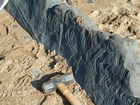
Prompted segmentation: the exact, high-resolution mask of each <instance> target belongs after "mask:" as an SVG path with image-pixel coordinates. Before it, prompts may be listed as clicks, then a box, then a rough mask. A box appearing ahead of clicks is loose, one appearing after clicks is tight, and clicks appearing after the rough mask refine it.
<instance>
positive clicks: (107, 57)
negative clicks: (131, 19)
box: [6, 0, 140, 105]
mask: <svg viewBox="0 0 140 105" xmlns="http://www.w3.org/2000/svg"><path fill="white" fill-rule="evenodd" d="M6 9H7V11H8V12H9V13H10V14H11V15H12V16H13V17H14V18H15V19H16V20H17V21H18V22H19V23H20V25H21V26H22V27H23V28H24V29H25V30H27V32H29V33H30V35H31V36H32V37H33V38H34V39H35V40H37V41H38V42H40V43H42V44H43V45H44V46H45V49H49V50H56V52H57V54H60V55H62V56H63V57H65V58H66V59H67V63H68V64H69V65H70V66H72V69H73V73H74V76H75V79H76V81H77V82H78V83H79V84H80V85H81V86H82V88H83V89H85V90H86V92H87V94H88V96H89V97H90V98H91V100H92V101H93V102H94V103H95V104H96V105H138V104H140V99H139V98H138V97H140V91H139V89H138V86H140V81H139V80H140V78H139V77H140V76H139V75H140V61H139V59H138V55H137V53H136V52H137V50H138V47H137V43H136V42H135V41H134V40H132V39H127V38H122V37H121V36H119V35H112V34H110V33H105V32H102V31H100V30H99V29H98V27H97V25H96V22H93V21H91V20H90V19H89V18H88V17H87V16H86V15H84V14H83V13H82V12H80V11H78V10H77V9H76V8H75V7H73V6H71V5H68V4H66V3H63V2H62V1H61V0H56V1H53V0H10V1H9V3H8V5H7V6H6ZM136 76H137V78H134V77H136Z"/></svg>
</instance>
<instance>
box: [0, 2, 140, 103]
mask: <svg viewBox="0 0 140 105" xmlns="http://www.w3.org/2000/svg"><path fill="white" fill-rule="evenodd" d="M96 1H97V2H95V3H94V4H89V3H87V2H86V1H85V0H73V3H74V5H75V7H76V8H78V9H80V10H81V11H83V12H84V13H85V14H87V15H88V16H89V18H91V19H92V20H94V21H96V22H97V24H98V26H99V28H100V29H101V30H103V31H106V32H110V33H112V34H120V35H122V36H123V37H129V38H132V39H135V40H136V41H137V42H138V44H139V55H140V3H139V0H132V1H131V3H130V2H127V1H125V0H124V1H123V2H122V0H116V1H114V0H106V2H105V1H104V0H101V1H99V0H96ZM59 73H64V74H65V73H72V68H71V67H70V66H69V65H68V64H67V63H66V60H65V59H64V58H63V57H62V56H60V55H57V54H56V53H55V51H49V50H47V51H44V46H43V45H41V44H40V43H37V42H36V41H35V40H33V39H32V38H31V37H30V35H29V34H28V33H27V32H26V31H25V30H24V29H23V28H22V27H21V26H20V25H19V24H18V23H17V22H16V20H15V19H14V18H12V17H11V16H10V15H9V13H7V12H6V11H5V12H4V13H3V12H1V13H0V104H1V105H9V104H10V105H39V104H40V105H70V104H69V103H68V101H67V100H66V99H65V98H64V97H63V96H62V95H61V94H60V92H59V91H56V92H53V93H52V94H43V93H42V92H41V91H40V87H38V86H39V85H40V84H41V82H40V81H39V80H40V79H41V80H43V81H47V80H48V79H49V78H48V77H51V74H59ZM45 77H46V78H45ZM44 78H45V79H44ZM68 88H69V90H70V91H71V92H72V93H73V94H74V95H75V97H76V98H77V99H78V100H80V102H81V103H82V105H94V104H93V103H92V102H91V100H90V99H89V98H88V96H87V95H86V93H85V91H84V90H83V89H82V88H81V87H80V86H79V84H78V83H76V82H75V83H73V84H71V85H70V86H68Z"/></svg>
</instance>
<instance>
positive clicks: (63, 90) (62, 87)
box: [57, 83, 82, 105]
mask: <svg viewBox="0 0 140 105" xmlns="http://www.w3.org/2000/svg"><path fill="white" fill-rule="evenodd" d="M57 88H58V90H59V91H60V92H61V93H62V94H63V95H64V96H65V97H66V99H67V100H68V101H69V102H70V104H71V105H82V104H81V103H80V102H79V101H78V100H77V99H76V98H75V97H74V95H73V94H72V93H71V92H70V91H69V90H68V88H67V87H66V86H65V85H64V84H63V83H61V84H59V85H57Z"/></svg>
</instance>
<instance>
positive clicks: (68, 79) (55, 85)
mask: <svg viewBox="0 0 140 105" xmlns="http://www.w3.org/2000/svg"><path fill="white" fill-rule="evenodd" d="M73 82H74V78H73V75H72V74H65V75H61V76H58V77H55V78H53V79H51V80H49V81H47V82H45V83H43V84H42V90H43V92H44V93H51V92H53V91H56V89H58V90H59V91H60V92H61V93H62V94H63V95H64V96H65V97H66V99H67V100H68V101H69V103H70V104H71V105H81V103H80V102H79V101H78V100H77V99H76V98H75V97H74V95H73V94H72V93H71V92H70V91H69V90H68V88H67V87H66V86H67V85H69V84H72V83H73Z"/></svg>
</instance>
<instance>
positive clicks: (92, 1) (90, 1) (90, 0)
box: [88, 0, 96, 3]
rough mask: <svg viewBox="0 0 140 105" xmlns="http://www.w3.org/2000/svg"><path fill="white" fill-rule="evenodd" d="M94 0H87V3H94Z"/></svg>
mask: <svg viewBox="0 0 140 105" xmlns="http://www.w3.org/2000/svg"><path fill="white" fill-rule="evenodd" d="M95 1H96V0H88V3H94V2H95Z"/></svg>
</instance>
